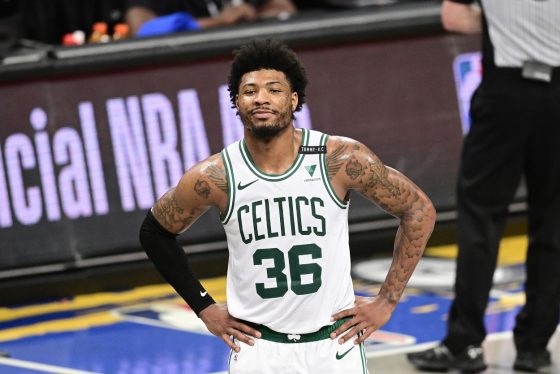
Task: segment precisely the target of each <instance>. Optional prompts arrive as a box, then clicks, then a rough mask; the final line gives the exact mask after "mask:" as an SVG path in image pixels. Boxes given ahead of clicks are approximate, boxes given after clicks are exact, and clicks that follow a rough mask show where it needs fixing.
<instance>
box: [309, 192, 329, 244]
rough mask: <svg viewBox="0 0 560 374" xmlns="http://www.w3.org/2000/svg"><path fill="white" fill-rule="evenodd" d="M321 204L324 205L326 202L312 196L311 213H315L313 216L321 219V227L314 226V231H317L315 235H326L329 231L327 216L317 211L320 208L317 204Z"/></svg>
mask: <svg viewBox="0 0 560 374" xmlns="http://www.w3.org/2000/svg"><path fill="white" fill-rule="evenodd" d="M319 205H320V206H321V207H324V206H325V203H324V202H323V200H321V199H320V198H319V197H312V198H311V214H313V217H315V218H317V219H318V220H319V221H321V227H320V229H318V228H317V226H314V227H313V233H315V235H317V236H325V234H326V233H327V223H326V221H325V217H323V216H322V215H320V214H319V213H317V210H318V208H317V206H319Z"/></svg>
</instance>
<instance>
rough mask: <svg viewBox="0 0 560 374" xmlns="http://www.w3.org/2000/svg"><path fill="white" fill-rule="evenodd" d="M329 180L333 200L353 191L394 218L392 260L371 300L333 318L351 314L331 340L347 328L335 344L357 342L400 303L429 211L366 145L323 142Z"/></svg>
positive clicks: (430, 222) (428, 227)
mask: <svg viewBox="0 0 560 374" xmlns="http://www.w3.org/2000/svg"><path fill="white" fill-rule="evenodd" d="M327 149H332V150H333V151H331V152H330V153H329V154H328V155H327V168H328V172H329V177H330V179H331V181H332V184H333V186H334V188H335V191H336V192H337V194H338V195H339V196H344V197H347V194H348V192H349V191H350V190H356V191H358V192H359V193H361V194H362V195H363V196H365V197H366V198H368V199H369V200H370V201H372V202H373V203H375V204H377V205H378V206H379V207H380V208H381V209H383V210H384V211H386V212H387V213H389V214H391V215H393V216H395V217H397V218H399V219H400V224H399V228H398V230H397V234H396V238H395V244H394V249H393V261H392V263H391V266H390V268H389V271H388V273H387V277H386V278H385V281H384V282H383V284H382V286H381V289H380V291H379V294H378V295H377V297H375V298H374V299H373V300H371V299H366V298H357V299H356V304H355V306H354V307H353V308H351V309H348V310H345V311H342V312H339V313H337V314H335V315H334V316H333V318H335V319H337V320H338V319H340V318H344V317H348V316H351V317H352V318H351V319H350V320H349V321H348V322H346V323H344V324H343V325H341V326H340V328H339V329H337V330H336V331H335V332H334V334H333V338H334V337H336V336H338V335H339V334H340V333H341V332H343V331H346V330H347V329H349V328H350V327H352V329H351V330H350V332H349V334H347V335H345V336H344V337H342V338H340V339H339V341H341V343H343V342H344V341H346V340H348V339H350V338H351V337H352V336H354V335H356V334H357V333H358V332H359V331H364V334H363V335H362V336H361V337H359V338H357V339H356V344H359V343H361V342H363V341H364V340H365V339H367V337H368V336H370V335H371V334H372V333H373V332H374V331H375V330H377V329H378V328H380V327H381V326H383V325H384V324H385V323H386V322H387V321H388V320H389V318H390V316H391V313H392V312H393V310H394V308H395V307H396V305H397V303H398V301H399V300H400V298H401V296H402V294H403V291H404V288H405V286H406V284H407V282H408V280H409V279H410V276H411V275H412V272H413V271H414V268H415V267H416V264H417V263H418V261H419V260H420V257H421V256H422V253H423V252H424V249H425V247H426V243H427V241H428V239H429V237H430V235H431V233H432V230H433V227H434V223H435V216H436V214H435V209H434V207H433V205H432V203H431V201H430V199H429V198H428V197H427V196H426V194H425V193H424V192H422V190H420V188H418V186H416V185H415V184H414V183H413V182H412V181H410V180H409V179H408V178H407V177H406V176H404V175H403V174H402V173H400V172H398V171H397V170H394V169H391V168H390V167H387V166H385V165H383V163H382V162H381V160H380V159H379V158H378V157H377V156H376V155H375V154H374V153H373V152H372V151H371V150H369V149H368V148H367V147H366V146H364V145H363V144H360V143H358V142H356V141H354V140H351V139H347V138H337V137H333V138H331V139H330V141H329V143H328V144H327Z"/></svg>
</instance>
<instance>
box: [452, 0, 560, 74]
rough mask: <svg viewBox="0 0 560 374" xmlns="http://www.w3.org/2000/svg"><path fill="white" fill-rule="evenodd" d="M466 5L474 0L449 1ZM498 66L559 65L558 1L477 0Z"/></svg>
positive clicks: (559, 17) (559, 27)
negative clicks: (535, 63) (525, 63)
mask: <svg viewBox="0 0 560 374" xmlns="http://www.w3.org/2000/svg"><path fill="white" fill-rule="evenodd" d="M452 1H454V2H457V3H463V4H470V3H474V2H475V0H452ZM477 2H478V3H479V4H481V6H482V11H483V14H484V16H485V19H486V22H485V25H484V26H485V28H486V29H485V32H487V35H488V36H489V39H490V42H491V45H492V49H493V56H488V57H493V62H494V64H495V65H496V66H498V67H520V66H522V65H523V61H527V60H532V61H538V62H541V63H545V64H547V65H549V66H556V67H558V66H560V0H478V1H477Z"/></svg>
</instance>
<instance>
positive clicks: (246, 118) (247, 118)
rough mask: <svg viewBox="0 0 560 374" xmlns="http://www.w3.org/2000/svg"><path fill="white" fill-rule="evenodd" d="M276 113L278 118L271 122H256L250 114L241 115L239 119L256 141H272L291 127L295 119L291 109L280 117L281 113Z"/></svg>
mask: <svg viewBox="0 0 560 374" xmlns="http://www.w3.org/2000/svg"><path fill="white" fill-rule="evenodd" d="M274 113H275V114H276V115H277V118H276V119H274V120H272V121H271V122H260V121H254V120H253V118H252V116H251V114H250V113H239V117H240V118H241V122H242V123H243V126H244V127H245V128H246V129H247V130H248V131H249V132H250V133H251V135H252V136H253V137H255V139H258V140H270V139H273V138H275V137H276V136H278V135H279V134H280V133H281V132H282V131H283V130H284V129H286V128H287V127H288V126H290V125H291V123H292V118H293V112H292V111H291V110H290V109H288V111H286V112H284V113H280V115H278V113H279V112H274ZM255 122H256V123H255Z"/></svg>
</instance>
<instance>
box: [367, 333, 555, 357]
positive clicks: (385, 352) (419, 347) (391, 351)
mask: <svg viewBox="0 0 560 374" xmlns="http://www.w3.org/2000/svg"><path fill="white" fill-rule="evenodd" d="M559 330H560V327H559ZM512 335H513V334H512V332H511V331H504V332H497V333H494V334H489V335H488V336H487V337H486V341H496V340H503V339H511V337H512ZM438 344H439V341H433V342H427V343H422V344H414V345H408V346H405V347H396V348H387V349H382V350H379V351H373V352H367V351H366V356H367V358H370V357H384V356H392V355H398V354H403V353H410V352H417V351H423V350H425V349H430V348H432V347H435V346H436V345H438Z"/></svg>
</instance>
